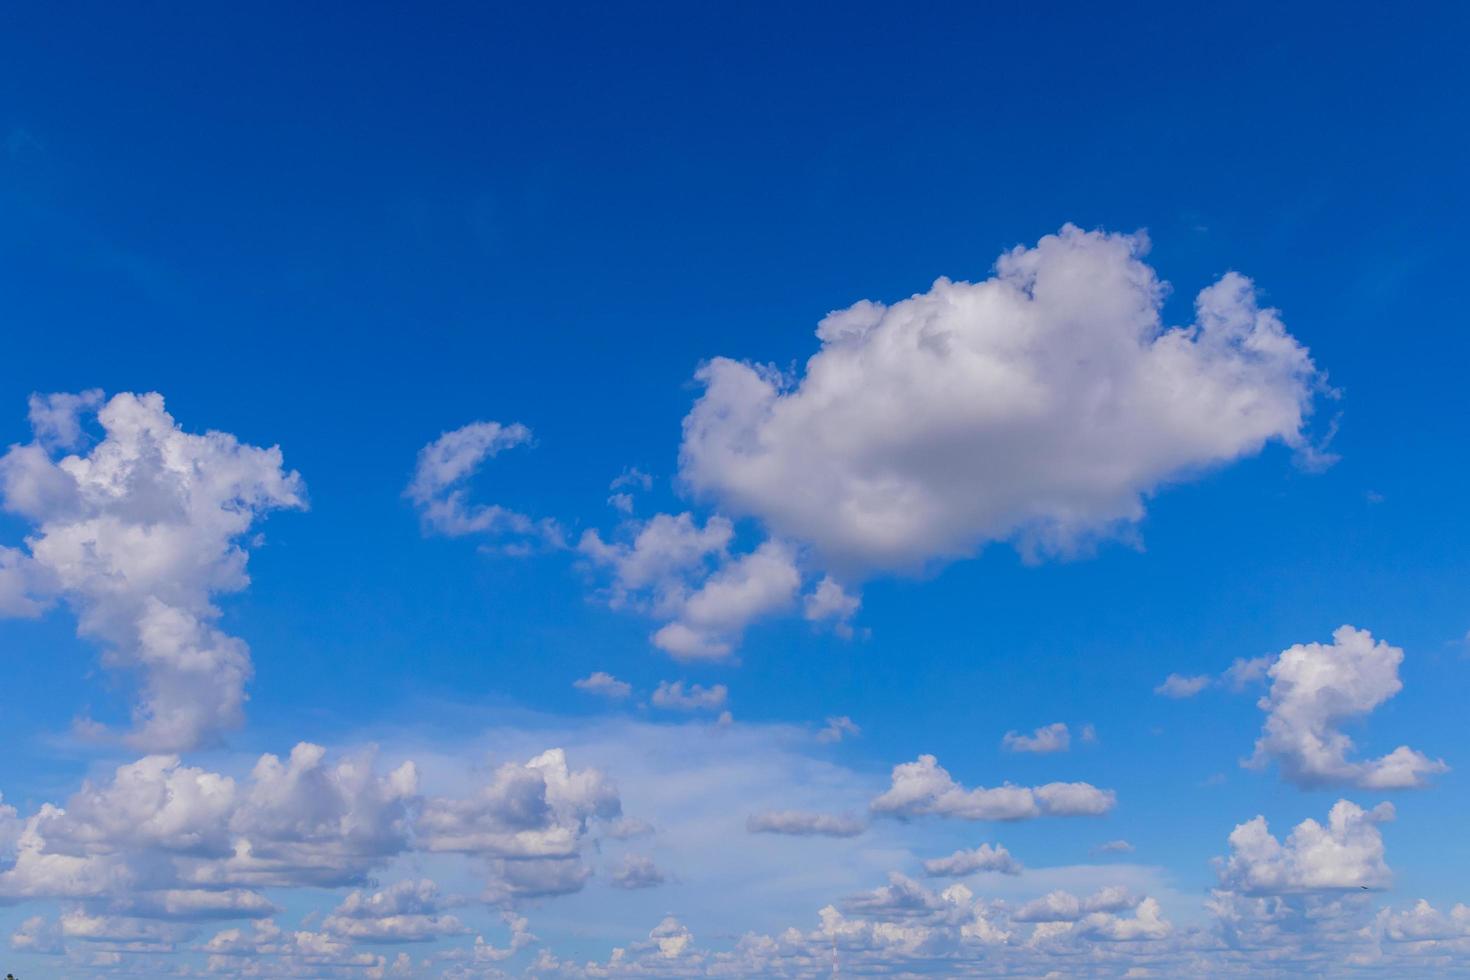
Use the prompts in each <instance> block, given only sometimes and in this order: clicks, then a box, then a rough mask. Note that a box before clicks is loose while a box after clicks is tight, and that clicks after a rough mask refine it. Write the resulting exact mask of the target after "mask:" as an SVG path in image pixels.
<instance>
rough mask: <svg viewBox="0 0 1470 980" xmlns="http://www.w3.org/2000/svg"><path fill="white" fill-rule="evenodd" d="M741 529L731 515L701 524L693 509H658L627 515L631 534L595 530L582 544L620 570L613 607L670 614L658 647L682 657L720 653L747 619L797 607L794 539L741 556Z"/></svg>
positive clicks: (595, 560)
mask: <svg viewBox="0 0 1470 980" xmlns="http://www.w3.org/2000/svg"><path fill="white" fill-rule="evenodd" d="M733 536H734V528H733V526H732V525H731V523H730V522H729V521H728V520H726V519H725V518H723V517H719V516H715V517H711V518H709V519H708V520H707V521H705V523H704V525H703V526H700V525H699V524H698V523H697V522H696V521H695V520H694V518H693V517H692V516H691V515H690V514H687V513H685V514H679V515H677V516H676V515H671V514H657V515H655V516H654V517H652V518H650V519H649V520H647V521H641V522H640V521H628V522H626V523H625V525H624V527H623V528H622V537H623V538H625V539H626V540H614V541H611V542H609V541H605V540H604V539H603V538H602V536H601V535H600V534H599V533H598V532H597V531H595V530H592V531H587V532H586V533H584V534H583V535H582V539H581V541H580V542H579V544H578V546H577V547H578V550H579V551H580V552H581V553H582V554H583V555H584V556H586V557H587V558H588V560H589V561H590V562H591V563H592V564H593V565H594V566H597V567H602V568H605V569H607V570H609V571H610V572H611V573H612V581H611V583H610V585H609V586H608V588H607V590H606V593H605V596H606V599H607V602H608V604H609V605H610V606H612V607H613V608H614V609H621V608H629V609H633V610H635V611H638V612H643V613H646V614H648V615H652V616H655V617H658V618H660V619H665V620H668V622H666V623H665V624H664V625H663V626H662V627H660V628H659V629H658V630H657V631H656V632H655V633H654V634H653V638H652V640H653V644H654V645H655V646H657V647H658V648H659V649H661V650H663V651H665V652H666V653H668V654H669V655H670V656H673V657H674V658H676V659H679V660H720V659H722V658H724V657H727V656H729V654H730V653H731V652H732V651H733V649H734V648H735V645H736V644H737V643H738V642H739V639H740V636H741V634H742V633H743V632H744V630H745V628H746V626H748V625H749V624H750V623H751V622H753V621H755V620H757V619H759V618H761V617H763V616H766V615H769V614H771V613H774V612H777V611H779V610H782V609H785V608H787V607H789V606H791V605H792V604H793V603H794V602H795V601H796V594H797V592H798V590H799V589H800V587H801V573H800V572H799V571H798V570H797V567H796V555H795V552H794V551H793V550H792V549H791V548H790V547H789V546H788V545H785V544H783V543H781V542H779V541H766V542H764V543H762V544H760V545H759V546H758V547H756V548H755V550H753V551H750V552H747V553H745V554H740V555H737V554H732V553H731V552H730V550H729V546H730V542H731V539H732V538H733Z"/></svg>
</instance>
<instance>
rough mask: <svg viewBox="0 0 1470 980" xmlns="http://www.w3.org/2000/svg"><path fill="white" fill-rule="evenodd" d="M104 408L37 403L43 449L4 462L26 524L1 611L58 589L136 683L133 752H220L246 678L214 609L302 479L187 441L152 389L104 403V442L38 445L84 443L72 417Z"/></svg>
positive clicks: (214, 435) (3, 569)
mask: <svg viewBox="0 0 1470 980" xmlns="http://www.w3.org/2000/svg"><path fill="white" fill-rule="evenodd" d="M68 398H70V399H71V400H67V399H68ZM99 400H100V399H99V398H98V397H94V395H93V393H87V394H86V395H84V396H49V397H48V398H46V399H43V400H42V401H39V402H38V401H37V400H36V399H33V400H32V420H33V424H34V425H35V427H36V428H35V431H36V435H37V440H38V441H37V442H35V443H32V444H30V445H26V446H13V447H11V449H10V451H9V452H7V453H6V454H5V456H4V457H0V504H3V506H4V507H5V509H6V510H9V511H11V512H12V513H15V514H18V515H20V516H21V517H24V518H26V519H27V520H29V521H30V522H31V523H32V526H33V527H32V532H31V534H30V535H29V536H28V537H27V539H26V548H27V550H28V551H29V557H28V558H25V559H24V560H22V559H21V558H18V557H17V554H16V553H15V552H14V551H13V550H8V551H6V552H5V553H3V554H0V611H3V612H8V613H11V614H15V613H19V614H23V615H24V614H31V613H33V612H34V611H35V609H34V605H33V604H34V603H37V602H39V601H42V600H43V599H44V598H45V597H46V594H47V593H53V592H54V593H55V594H57V595H59V596H61V597H63V598H64V599H65V600H66V601H67V603H68V604H69V605H70V606H71V607H72V608H73V609H74V610H75V611H76V613H77V617H78V632H79V633H80V634H81V635H83V636H87V637H91V638H94V639H96V640H98V641H100V642H101V643H103V644H105V646H106V653H105V656H104V658H103V663H104V664H105V665H107V666H109V667H120V668H127V669H133V670H136V671H138V672H139V673H140V674H141V679H140V688H141V690H140V693H139V700H138V703H137V704H136V705H135V707H134V710H133V716H134V722H135V725H136V728H135V730H134V731H133V732H132V733H131V734H130V735H129V736H128V741H129V742H130V743H131V744H133V745H135V746H138V747H140V748H144V749H151V750H165V751H173V750H180V749H186V748H190V747H193V746H196V745H199V744H203V743H208V742H212V741H216V740H217V739H218V737H219V734H220V732H222V731H224V730H227V729H230V728H234V727H237V726H238V725H239V724H240V723H241V721H242V719H243V708H244V702H245V684H246V682H247V681H248V680H249V679H250V676H251V670H252V668H251V663H250V654H249V650H248V648H247V647H246V645H245V643H244V642H243V641H242V640H240V639H238V638H236V637H232V636H229V635H227V634H225V633H223V632H222V631H220V630H219V629H218V628H217V627H216V626H215V625H214V622H215V620H216V619H217V618H218V617H219V610H218V609H216V608H215V607H214V605H213V604H212V601H211V600H212V597H213V596H214V595H215V594H218V593H225V592H237V591H239V590H241V589H243V588H244V587H245V586H246V585H247V584H248V583H249V578H248V577H247V575H246V574H245V564H246V557H247V556H246V552H245V550H244V548H243V547H242V545H241V542H242V541H243V540H244V538H245V535H246V534H247V532H249V531H250V529H251V527H252V526H253V525H254V524H255V523H256V521H257V520H258V519H259V518H260V517H261V516H262V515H264V514H265V513H267V512H268V511H270V510H274V509H280V508H299V507H303V506H304V505H305V498H304V491H303V487H302V484H301V480H300V478H299V477H298V476H297V475H296V474H295V473H293V472H288V471H287V470H285V469H284V468H283V467H282V463H281V452H280V450H279V449H277V448H274V447H273V448H270V449H261V448H258V447H255V446H248V445H244V444H242V443H240V442H239V441H238V440H236V438H235V437H234V436H232V435H229V434H227V433H222V432H206V433H205V434H203V435H192V434H190V433H186V432H184V431H183V430H182V429H180V428H179V426H178V425H177V423H175V421H174V419H173V417H172V416H170V415H169V414H168V413H167V412H166V411H165V410H164V404H163V398H162V397H161V396H159V395H157V394H148V395H133V394H120V395H117V396H115V397H113V398H112V399H111V400H110V401H108V402H107V403H106V404H105V405H104V406H102V408H101V409H100V411H98V413H97V421H98V422H99V423H100V425H101V428H102V431H103V438H102V439H101V441H99V442H98V443H97V444H96V445H94V446H92V448H91V450H90V451H89V452H88V453H86V454H85V455H68V456H65V457H63V458H61V459H59V460H56V459H53V458H52V456H51V455H50V453H49V452H48V451H47V448H46V447H47V446H48V445H51V446H57V447H70V446H72V445H75V444H77V443H78V442H80V440H81V434H80V430H79V422H78V420H77V416H78V413H80V412H82V411H83V410H87V409H90V408H91V407H92V406H94V405H95V404H97V402H98V401H99ZM19 588H25V589H26V590H27V591H30V592H32V593H33V594H31V595H30V597H29V600H26V599H18V598H17V595H18V591H17V590H18V589H19ZM36 591H39V592H41V593H42V594H41V595H36V594H34V592H36ZM27 601H29V602H30V603H31V604H32V605H29V606H28V605H27Z"/></svg>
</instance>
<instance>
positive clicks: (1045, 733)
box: [1001, 721, 1072, 754]
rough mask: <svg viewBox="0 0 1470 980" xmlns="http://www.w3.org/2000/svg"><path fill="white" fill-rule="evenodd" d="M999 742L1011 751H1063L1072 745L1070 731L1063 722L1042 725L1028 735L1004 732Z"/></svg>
mask: <svg viewBox="0 0 1470 980" xmlns="http://www.w3.org/2000/svg"><path fill="white" fill-rule="evenodd" d="M1001 744H1002V745H1003V746H1005V747H1006V748H1007V749H1010V750H1011V751H1012V752H1036V753H1043V754H1044V753H1050V752H1065V751H1067V749H1069V748H1071V746H1072V733H1071V732H1069V731H1068V730H1067V726H1066V724H1065V723H1064V722H1060V721H1059V722H1055V723H1053V724H1050V725H1042V726H1041V727H1040V728H1038V729H1036V731H1034V732H1032V733H1031V734H1030V735H1022V734H1021V733H1020V732H1006V734H1005V738H1003V739H1002V740H1001Z"/></svg>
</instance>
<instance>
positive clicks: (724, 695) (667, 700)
mask: <svg viewBox="0 0 1470 980" xmlns="http://www.w3.org/2000/svg"><path fill="white" fill-rule="evenodd" d="M729 695H730V691H729V688H727V687H725V685H723V684H715V685H713V686H711V687H704V686H703V685H700V684H690V685H689V686H688V688H685V686H684V682H683V681H672V682H671V681H661V682H660V683H659V685H658V687H657V688H655V689H654V691H653V696H652V697H651V698H649V700H650V701H652V702H653V706H654V707H655V708H664V709H666V710H668V711H716V710H718V709H720V708H723V707H724V706H725V702H726V701H727V700H728V699H729Z"/></svg>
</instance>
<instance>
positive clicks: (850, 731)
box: [817, 715, 863, 743]
mask: <svg viewBox="0 0 1470 980" xmlns="http://www.w3.org/2000/svg"><path fill="white" fill-rule="evenodd" d="M862 733H863V730H862V729H861V728H859V727H858V724H857V722H855V721H853V720H852V719H851V718H849V717H847V715H836V716H834V717H831V718H828V719H827V726H826V727H825V728H823V729H822V730H821V731H819V732H817V741H818V742H829V743H830V742H840V741H842V740H843V739H844V738H846V737H847V736H849V735H851V736H852V737H853V738H856V737H857V736H859V735H861V734H862Z"/></svg>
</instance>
